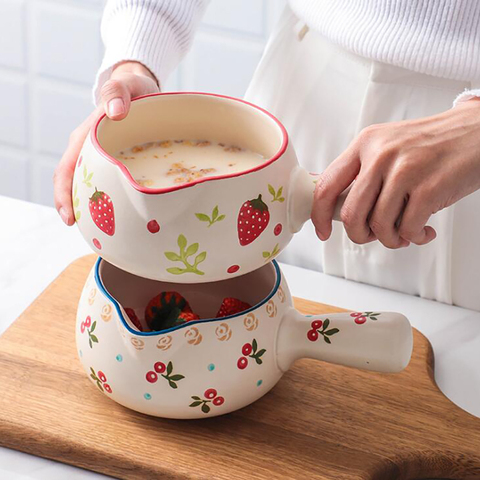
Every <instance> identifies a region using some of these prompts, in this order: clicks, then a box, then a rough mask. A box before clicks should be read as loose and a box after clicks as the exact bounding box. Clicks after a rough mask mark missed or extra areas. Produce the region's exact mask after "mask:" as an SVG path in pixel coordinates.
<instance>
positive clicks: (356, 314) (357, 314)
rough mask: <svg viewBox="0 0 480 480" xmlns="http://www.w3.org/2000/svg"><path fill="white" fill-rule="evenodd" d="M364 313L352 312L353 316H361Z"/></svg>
mask: <svg viewBox="0 0 480 480" xmlns="http://www.w3.org/2000/svg"><path fill="white" fill-rule="evenodd" d="M361 314H362V312H352V313H351V314H350V316H351V317H359V316H360V315H361Z"/></svg>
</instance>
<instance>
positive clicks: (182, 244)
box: [164, 234, 207, 275]
mask: <svg viewBox="0 0 480 480" xmlns="http://www.w3.org/2000/svg"><path fill="white" fill-rule="evenodd" d="M187 244H188V242H187V239H186V238H185V235H182V234H180V235H179V236H178V238H177V245H178V247H179V248H180V253H179V254H178V253H175V252H164V255H165V257H166V258H167V259H168V260H170V261H171V262H182V263H183V265H184V266H185V268H180V267H170V268H167V272H168V273H171V274H173V275H182V274H184V273H194V274H196V275H205V272H202V271H201V270H199V269H198V268H197V267H198V265H199V264H200V263H202V262H203V261H204V260H205V259H206V258H207V252H201V253H199V254H198V255H197V256H196V257H195V260H194V263H193V264H192V263H190V262H189V261H188V258H189V257H191V256H192V255H195V254H196V253H197V251H198V248H199V245H198V243H192V244H191V245H190V246H188V247H187Z"/></svg>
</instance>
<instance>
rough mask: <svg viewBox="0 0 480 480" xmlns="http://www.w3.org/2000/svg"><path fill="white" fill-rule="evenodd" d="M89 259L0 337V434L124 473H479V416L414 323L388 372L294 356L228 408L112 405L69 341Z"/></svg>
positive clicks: (12, 442) (312, 306)
mask: <svg viewBox="0 0 480 480" xmlns="http://www.w3.org/2000/svg"><path fill="white" fill-rule="evenodd" d="M94 260H95V257H94V256H88V257H84V258H81V259H80V260H77V261H76V262H75V263H73V264H72V265H70V266H69V267H68V268H67V269H66V270H65V271H64V272H63V273H62V274H61V275H60V276H59V277H58V278H57V279H56V280H55V281H54V282H53V283H52V284H51V285H50V286H49V287H48V288H47V289H46V290H45V291H44V292H43V293H42V295H40V297H39V298H38V299H37V300H35V302H34V303H33V304H32V305H31V306H30V307H29V308H28V309H27V310H26V311H25V312H24V313H23V314H22V315H21V317H20V318H19V319H18V320H17V321H16V322H14V324H13V325H12V326H11V327H10V328H9V329H8V330H7V331H6V332H5V334H4V335H3V336H2V337H0V445H2V446H6V447H10V448H14V449H18V450H22V451H24V452H28V453H32V454H35V455H39V456H42V457H47V458H52V459H55V460H59V461H61V462H65V463H70V464H72V465H77V466H79V467H83V468H87V469H90V470H95V471H97V472H102V473H105V474H109V475H112V476H115V477H120V478H127V479H142V480H144V479H154V478H192V479H193V478H195V479H200V478H202V479H203V478H205V479H207V478H208V479H212V478H214V479H228V480H231V479H274V478H293V479H313V478H316V479H335V480H342V479H345V480H346V479H356V480H358V479H374V480H394V479H413V478H429V477H441V478H452V479H480V419H478V418H476V417H473V416H471V415H469V414H468V413H466V412H464V411H463V410H461V409H459V408H458V407H456V406H455V405H453V404H452V403H451V402H450V401H449V400H448V399H447V398H446V397H445V396H444V395H443V394H442V393H441V392H440V391H439V390H438V388H437V386H436V384H435V381H434V379H433V354H432V349H431V346H430V344H429V342H428V341H427V340H426V338H425V337H424V336H423V335H421V334H420V333H419V332H417V331H415V346H414V354H413V358H412V361H411V363H410V365H409V367H408V368H407V369H406V370H405V371H404V372H402V373H401V374H397V375H391V374H375V373H371V372H364V371H358V370H353V369H349V368H345V367H339V366H335V365H329V364H326V363H322V362H318V361H314V360H302V361H299V362H297V363H296V364H295V365H294V367H293V368H292V369H291V370H290V371H289V372H288V373H287V374H285V376H284V377H283V378H282V380H281V381H280V382H279V384H278V385H277V386H276V387H275V388H274V389H273V390H272V391H271V392H270V393H268V394H267V395H266V396H265V397H263V398H262V399H261V400H259V401H258V402H256V403H255V404H253V405H251V406H249V407H247V408H244V409H242V410H240V411H238V412H235V413H232V414H229V415H226V416H223V417H217V418H210V419H204V420H190V421H185V420H183V421H182V420H164V419H158V418H151V417H148V416H146V415H142V414H138V413H135V412H132V411H130V410H127V409H126V408H124V407H121V406H120V405H117V404H116V403H114V402H112V401H111V400H109V399H108V398H107V397H105V396H104V395H102V394H101V393H100V392H99V391H98V390H97V389H96V388H95V386H94V385H92V384H91V383H90V382H89V380H88V379H87V377H86V376H85V373H84V372H83V370H82V368H81V366H80V363H79V362H78V360H77V354H76V350H75V343H74V322H75V310H76V306H77V301H78V298H79V296H80V292H81V289H82V286H83V283H84V281H85V278H86V276H87V273H88V271H89V270H90V267H91V266H92V264H93V262H94ZM296 306H297V308H298V309H299V310H301V311H303V312H304V313H311V314H315V313H326V312H336V311H340V310H341V309H339V308H336V307H331V306H328V305H322V304H318V303H314V302H309V301H306V300H301V299H297V300H296ZM373 307H374V305H372V308H373ZM432 321H433V319H432Z"/></svg>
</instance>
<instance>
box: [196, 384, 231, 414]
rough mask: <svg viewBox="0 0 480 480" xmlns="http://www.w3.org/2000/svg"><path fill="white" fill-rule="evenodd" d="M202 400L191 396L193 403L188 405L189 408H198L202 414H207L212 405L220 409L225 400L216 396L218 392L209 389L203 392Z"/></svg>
mask: <svg viewBox="0 0 480 480" xmlns="http://www.w3.org/2000/svg"><path fill="white" fill-rule="evenodd" d="M203 397H204V398H203V399H202V398H200V397H197V396H196V395H192V400H193V402H192V403H191V404H190V405H189V406H190V407H200V406H201V409H202V412H203V413H208V412H209V411H210V406H211V405H214V406H215V407H220V406H221V405H223V404H224V403H225V399H224V398H223V397H222V396H220V395H218V392H217V391H216V390H215V389H214V388H209V389H207V390H205V393H204V394H203ZM209 404H210V405H209Z"/></svg>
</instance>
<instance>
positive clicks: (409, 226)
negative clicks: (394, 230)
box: [398, 194, 437, 245]
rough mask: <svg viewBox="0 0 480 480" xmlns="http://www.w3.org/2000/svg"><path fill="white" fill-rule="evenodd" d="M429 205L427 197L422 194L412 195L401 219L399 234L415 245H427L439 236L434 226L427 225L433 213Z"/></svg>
mask: <svg viewBox="0 0 480 480" xmlns="http://www.w3.org/2000/svg"><path fill="white" fill-rule="evenodd" d="M428 205H429V203H428V201H427V199H425V198H423V197H422V196H421V195H418V194H417V195H415V194H414V195H412V196H411V197H410V199H409V201H408V203H407V206H406V207H405V211H404V212H403V215H402V219H401V221H400V226H399V229H398V233H399V235H400V236H401V237H402V238H404V239H405V240H408V241H410V242H412V243H414V244H415V245H426V244H427V243H430V242H431V241H432V240H434V239H435V238H436V236H437V232H436V231H435V229H434V228H432V227H430V226H429V225H427V226H426V223H427V222H428V219H429V218H430V215H431V214H432V212H431V209H429V207H428Z"/></svg>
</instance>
